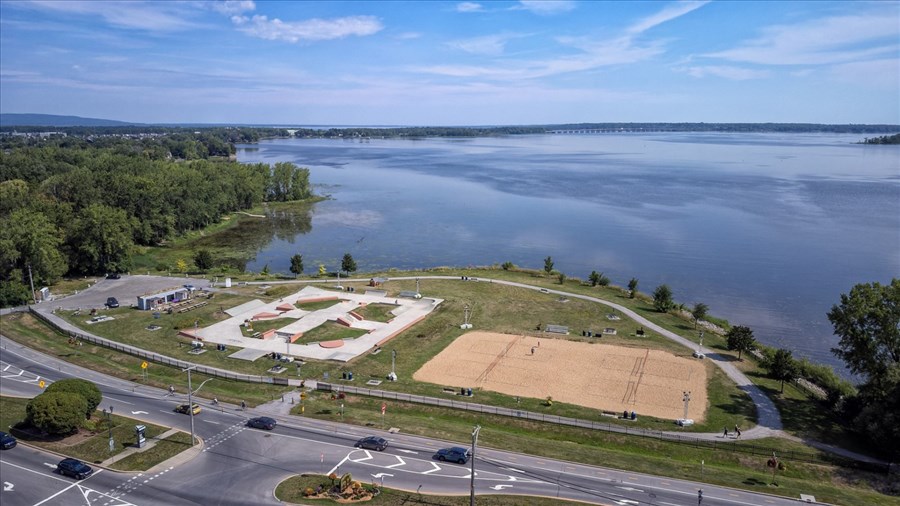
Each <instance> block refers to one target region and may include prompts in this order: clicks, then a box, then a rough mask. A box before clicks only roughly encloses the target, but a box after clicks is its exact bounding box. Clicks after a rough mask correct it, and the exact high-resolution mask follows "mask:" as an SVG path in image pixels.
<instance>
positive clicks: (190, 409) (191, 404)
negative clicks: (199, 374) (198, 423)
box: [181, 364, 215, 446]
mask: <svg viewBox="0 0 900 506" xmlns="http://www.w3.org/2000/svg"><path fill="white" fill-rule="evenodd" d="M195 367H197V365H196V364H195V365H192V366H190V367H188V368H187V369H182V370H181V372H186V373H187V375H188V414H189V415H190V416H191V446H194V394H195V393H197V392H199V391H200V389H201V388H203V385H205V384H206V383H207V382H209V381H212V380H213V379H215V378H209V379H208V380H206V381H204V382H203V383H200V386H199V387H197V390H193V388H192V387H191V371H192V370H193V369H194V368H195Z"/></svg>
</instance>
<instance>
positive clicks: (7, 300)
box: [0, 279, 32, 307]
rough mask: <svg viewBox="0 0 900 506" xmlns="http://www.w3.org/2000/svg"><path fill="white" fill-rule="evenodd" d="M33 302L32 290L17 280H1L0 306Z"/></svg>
mask: <svg viewBox="0 0 900 506" xmlns="http://www.w3.org/2000/svg"><path fill="white" fill-rule="evenodd" d="M30 302H32V299H31V290H30V289H29V288H28V287H27V286H25V284H23V283H20V282H18V281H16V280H14V279H13V280H9V281H0V307H12V306H18V305H21V304H28V303H30Z"/></svg>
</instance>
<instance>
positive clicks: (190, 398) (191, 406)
mask: <svg viewBox="0 0 900 506" xmlns="http://www.w3.org/2000/svg"><path fill="white" fill-rule="evenodd" d="M195 367H197V366H196V365H192V366H190V367H188V368H187V369H185V371H187V374H188V414H189V415H191V447H192V448H193V447H194V392H193V390H192V389H191V369H193V368H195Z"/></svg>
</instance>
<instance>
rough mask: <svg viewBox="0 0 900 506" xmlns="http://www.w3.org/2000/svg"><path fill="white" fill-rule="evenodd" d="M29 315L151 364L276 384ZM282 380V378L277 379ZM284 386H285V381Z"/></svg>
mask: <svg viewBox="0 0 900 506" xmlns="http://www.w3.org/2000/svg"><path fill="white" fill-rule="evenodd" d="M29 310H30V311H31V314H32V315H34V317H35V318H37V319H39V320H41V321H42V322H44V323H46V324H47V325H49V326H51V327H53V328H54V329H56V330H58V331H59V332H61V333H62V334H63V335H65V336H67V337H71V338H75V339H77V340H80V341H84V342H88V343H91V344H96V345H98V346H103V347H104V348H109V349H111V350H116V351H120V352H122V353H127V354H129V355H133V356H135V357H140V358H143V359H146V360H149V361H151V362H156V363H159V364H165V365H168V366H172V367H178V368H181V369H186V368H188V367H192V366H193V367H194V369H193V370H194V372H197V373H200V374H205V375H207V376H213V377H216V378H224V379H230V380H235V381H246V382H249V383H268V384H274V383H276V381H275V379H276V378H272V377H268V376H255V375H252V374H237V373H234V372H231V371H224V370H222V369H216V368H215V367H207V366H204V365H199V364H194V363H192V362H185V361H184V360H178V359H176V358H172V357H167V356H166V355H160V354H159V353H154V352H152V351H147V350H143V349H141V348H136V347H134V346H129V345H127V344H122V343H118V342H116V341H111V340H109V339H104V338H102V337H98V336H95V335H91V334H84V333H81V332H76V331H74V330H71V329H66V328H63V327H62V326H61V325H59V323H58V322H56V321H54V320H53V319H52V318H49V317H47V315H45V314H43V313H41V312H40V311H37V310H35V309H34V308H29ZM277 379H282V378H277ZM284 384H287V382H286V381H285V383H284Z"/></svg>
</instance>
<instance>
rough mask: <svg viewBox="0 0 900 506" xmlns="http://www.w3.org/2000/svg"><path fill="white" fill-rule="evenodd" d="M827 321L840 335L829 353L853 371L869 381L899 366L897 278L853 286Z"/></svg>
mask: <svg viewBox="0 0 900 506" xmlns="http://www.w3.org/2000/svg"><path fill="white" fill-rule="evenodd" d="M828 320H829V321H831V324H832V326H833V327H834V333H835V335H837V336H839V337H840V341H839V342H838V345H837V347H836V348H833V349H832V350H831V352H832V353H834V354H835V355H837V356H838V357H839V358H840V359H841V360H843V361H844V362H845V363H846V364H847V366H848V367H849V368H850V370H851V371H852V372H853V373H854V374H859V375H862V376H863V377H864V378H866V381H867V382H870V383H871V382H878V381H879V380H880V379H881V378H882V377H884V376H887V375H888V374H890V373H891V372H892V371H895V370H896V369H898V368H900V279H897V278H894V279H893V280H892V281H891V284H890V285H881V284H879V283H877V282H876V283H863V284H858V285H856V286H854V287H853V288H852V289H851V290H850V293H849V294H841V303H840V304H839V305H834V306H832V308H831V311H829V312H828Z"/></svg>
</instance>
